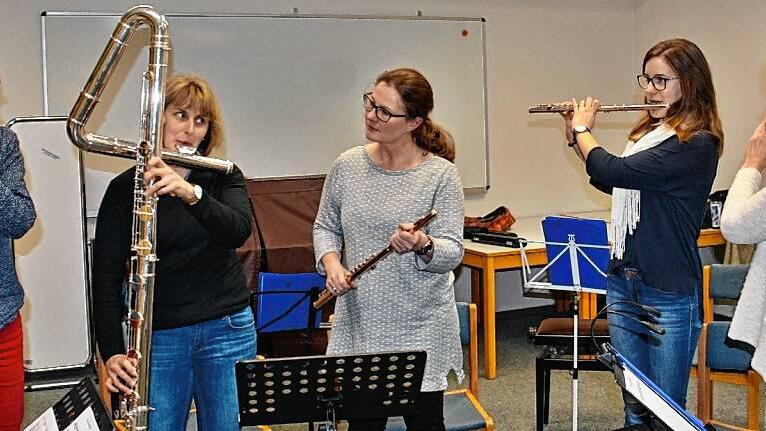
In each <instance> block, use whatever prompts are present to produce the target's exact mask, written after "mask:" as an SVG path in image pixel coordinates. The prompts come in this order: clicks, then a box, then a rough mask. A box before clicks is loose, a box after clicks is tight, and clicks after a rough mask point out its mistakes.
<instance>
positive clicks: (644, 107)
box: [529, 102, 670, 114]
mask: <svg viewBox="0 0 766 431" xmlns="http://www.w3.org/2000/svg"><path fill="white" fill-rule="evenodd" d="M669 106H670V105H668V104H667V103H640V104H635V105H601V106H599V108H598V112H615V111H651V110H654V109H665V108H668V107H669ZM571 110H572V103H570V102H565V103H544V104H541V105H535V106H530V107H529V113H530V114H545V113H549V112H568V111H571Z"/></svg>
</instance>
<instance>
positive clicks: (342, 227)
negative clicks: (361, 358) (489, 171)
mask: <svg viewBox="0 0 766 431" xmlns="http://www.w3.org/2000/svg"><path fill="white" fill-rule="evenodd" d="M432 208H433V209H435V210H436V211H437V213H438V215H437V217H436V219H435V220H434V221H432V222H431V224H430V225H429V226H428V227H427V228H426V233H427V234H428V235H430V236H431V238H432V239H433V243H434V253H433V258H432V259H431V262H429V263H428V264H426V263H424V262H423V261H422V260H421V259H420V258H419V257H418V256H417V255H415V253H412V252H410V253H406V254H403V255H399V254H396V253H394V254H392V255H390V256H389V257H388V258H386V259H385V260H383V261H382V262H380V263H379V264H378V265H377V267H376V268H375V269H373V270H371V271H368V272H366V273H365V274H364V275H362V276H361V277H360V278H358V279H357V280H356V284H357V286H358V287H359V288H358V289H357V290H353V291H351V292H349V293H347V294H346V295H343V296H342V297H340V298H339V299H338V302H337V304H336V306H335V323H334V326H333V330H332V335H331V338H330V342H329V345H328V347H327V353H328V354H352V353H370V352H384V351H405V350H425V351H426V352H427V355H428V358H427V361H426V370H425V377H424V379H423V384H422V386H421V391H423V392H430V391H437V390H443V389H446V388H447V374H448V373H449V371H450V370H454V371H455V373H456V375H457V377H458V379H460V380H462V378H463V353H462V349H461V346H460V335H459V334H460V333H459V324H458V317H457V311H456V309H455V295H454V287H453V280H454V277H453V275H452V272H451V271H452V270H453V269H454V268H455V267H457V266H458V265H459V264H460V261H461V259H462V257H463V241H462V237H463V187H462V184H461V182H460V177H459V176H458V173H457V169H456V168H455V165H453V164H452V163H450V162H448V161H447V160H445V159H442V158H440V157H434V158H431V159H429V160H427V161H425V162H423V163H422V164H420V165H419V166H417V167H415V168H412V169H408V170H405V171H386V170H384V169H382V168H380V167H378V166H377V165H376V164H375V163H374V162H373V161H372V159H371V158H370V156H369V155H368V153H367V150H366V149H365V147H363V146H359V147H355V148H352V149H350V150H348V151H346V152H344V153H343V154H341V155H340V157H338V159H337V160H336V161H335V164H334V165H333V167H332V169H331V170H330V173H329V174H328V176H327V179H326V180H325V184H324V190H323V191H322V200H321V203H320V206H319V213H318V214H317V218H316V221H315V222H314V250H315V256H316V261H317V270H318V271H319V272H320V273H324V268H323V266H322V264H321V258H322V256H324V255H325V254H326V253H329V252H333V251H334V252H338V253H339V254H340V255H341V256H342V257H343V261H344V265H345V266H346V268H349V269H351V268H353V267H354V266H355V265H357V264H359V263H360V262H362V261H363V260H364V259H365V258H367V257H369V256H370V255H372V254H374V253H376V252H378V251H379V250H381V249H383V248H384V247H385V246H386V245H388V243H389V240H390V238H391V235H392V234H393V233H394V232H395V231H396V229H398V226H399V224H400V223H403V222H414V221H415V220H417V219H419V218H421V217H422V216H424V215H425V214H426V213H428V211H429V210H431V209H432Z"/></svg>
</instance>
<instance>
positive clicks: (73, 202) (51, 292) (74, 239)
mask: <svg viewBox="0 0 766 431" xmlns="http://www.w3.org/2000/svg"><path fill="white" fill-rule="evenodd" d="M64 120H65V119H63V118H60V119H58V120H56V119H46V118H44V117H30V118H26V119H22V118H19V119H14V120H11V121H10V122H9V127H10V128H11V129H12V130H13V131H14V132H16V134H17V135H18V137H19V143H20V148H21V153H22V155H23V157H24V166H25V168H26V174H25V176H24V180H25V181H26V183H27V187H28V188H29V193H30V194H31V196H32V201H33V202H34V204H35V210H36V211H37V219H36V220H35V224H34V225H33V226H32V229H30V230H29V232H27V234H26V235H24V236H23V237H22V238H21V239H19V240H16V241H14V253H15V255H16V271H17V273H18V276H19V281H20V282H21V286H22V287H23V288H24V306H23V307H22V309H21V316H22V319H23V321H22V322H23V326H24V368H25V369H26V370H28V371H47V370H55V369H62V368H74V367H79V366H84V365H86V364H88V363H89V362H90V359H91V347H90V346H91V344H90V339H91V338H90V325H89V315H88V283H87V279H88V278H87V270H86V265H85V262H86V248H85V238H86V234H85V214H84V210H83V204H84V202H83V201H82V192H81V190H82V180H81V178H82V177H81V169H80V158H79V151H78V150H77V148H76V147H75V146H74V145H72V143H71V142H70V141H69V138H68V137H67V134H66V128H65V126H64V125H65V121H64Z"/></svg>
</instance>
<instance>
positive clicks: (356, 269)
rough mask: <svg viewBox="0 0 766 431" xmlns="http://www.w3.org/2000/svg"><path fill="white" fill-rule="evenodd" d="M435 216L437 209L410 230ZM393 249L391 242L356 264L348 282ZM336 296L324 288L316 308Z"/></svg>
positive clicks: (421, 226) (419, 220) (421, 227)
mask: <svg viewBox="0 0 766 431" xmlns="http://www.w3.org/2000/svg"><path fill="white" fill-rule="evenodd" d="M435 218H436V210H431V211H429V212H428V214H426V215H425V216H423V217H422V218H420V219H418V220H417V221H416V222H415V223H413V224H414V226H413V228H412V230H410V232H417V231H419V230H421V229H423V228H424V227H426V226H428V223H431V221H433V219H435ZM393 251H394V248H393V247H392V246H391V244H388V247H386V248H384V249H383V250H381V251H379V252H377V253H375V254H373V255H372V256H370V257H368V258H367V259H365V260H364V261H363V262H362V263H360V264H359V265H357V266H355V267H354V269H352V270H351V272H350V273H349V274H348V275H347V276H346V282H347V283H351V282H353V281H354V280H356V279H357V278H358V277H359V276H360V275H362V274H363V273H364V272H366V271H368V270H370V269H373V268H375V265H376V264H377V263H378V262H380V261H381V260H383V259H385V258H386V257H387V256H388V255H389V254H391V252H393ZM334 296H335V294H334V293H332V292H330V290H329V289H325V290H323V291H322V293H321V294H320V295H319V299H317V300H316V301H314V308H315V309H317V310H318V309H320V308H322V306H323V305H325V304H326V303H327V302H328V301H329V300H331V299H332V298H333V297H334Z"/></svg>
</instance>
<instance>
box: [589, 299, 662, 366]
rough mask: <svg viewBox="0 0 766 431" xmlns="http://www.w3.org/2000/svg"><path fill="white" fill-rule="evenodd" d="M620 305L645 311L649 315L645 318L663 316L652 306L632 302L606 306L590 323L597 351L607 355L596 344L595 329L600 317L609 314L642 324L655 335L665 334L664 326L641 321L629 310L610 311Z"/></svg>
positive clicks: (591, 337) (619, 302) (620, 302)
mask: <svg viewBox="0 0 766 431" xmlns="http://www.w3.org/2000/svg"><path fill="white" fill-rule="evenodd" d="M619 304H626V305H632V306H635V307H638V308H640V309H641V310H643V311H645V312H646V313H647V314H646V315H645V317H649V318H653V317H660V316H662V313H661V312H660V311H659V310H657V309H656V308H654V307H650V306H648V305H644V304H639V303H637V302H632V301H615V302H612V303H609V304H606V305H605V306H604V307H603V308H601V310H599V311H598V313H596V315H595V316H594V317H593V320H592V321H591V322H590V339H591V341H592V342H593V345H594V346H595V347H596V350H597V351H599V352H602V354H603V353H606V352H605V351H604V350H603V349H602V348H601V346H599V345H598V342H596V335H595V332H594V331H595V327H596V320H597V319H598V318H599V316H601V315H603V314H608V313H612V314H617V315H620V316H623V317H626V318H628V319H631V320H634V321H636V322H638V323H640V324H642V325H643V326H644V327H646V328H647V329H649V330H650V331H652V332H654V333H657V334H659V335H663V334H665V328H663V327H662V326H660V325H658V324H657V323H654V322H648V321H644V320H641V319H639V318H638V317H636V316H635V315H631V314H628V313H630V311H629V310H620V311H612V310H609V308H611V307H612V306H614V305H619Z"/></svg>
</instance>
